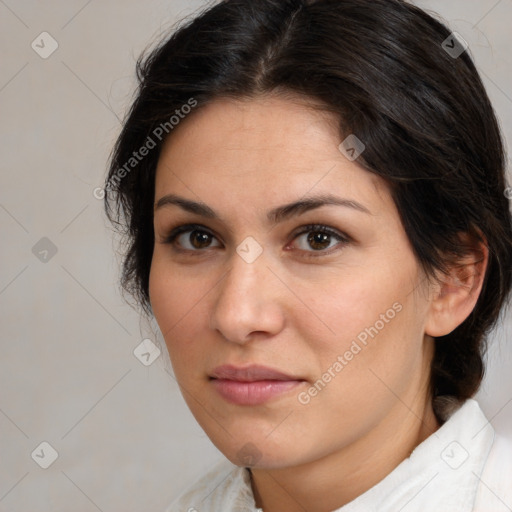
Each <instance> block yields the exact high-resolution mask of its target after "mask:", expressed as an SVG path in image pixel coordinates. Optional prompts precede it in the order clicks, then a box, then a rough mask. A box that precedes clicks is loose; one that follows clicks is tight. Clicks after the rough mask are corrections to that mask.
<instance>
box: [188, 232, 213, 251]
mask: <svg viewBox="0 0 512 512" xmlns="http://www.w3.org/2000/svg"><path fill="white" fill-rule="evenodd" d="M190 237H191V243H192V245H193V246H194V247H195V248H196V249H201V248H203V247H207V246H208V243H209V239H210V235H209V234H208V233H205V232H204V231H193V232H192V233H191V234H190ZM195 242H198V243H197V244H196V243H195Z"/></svg>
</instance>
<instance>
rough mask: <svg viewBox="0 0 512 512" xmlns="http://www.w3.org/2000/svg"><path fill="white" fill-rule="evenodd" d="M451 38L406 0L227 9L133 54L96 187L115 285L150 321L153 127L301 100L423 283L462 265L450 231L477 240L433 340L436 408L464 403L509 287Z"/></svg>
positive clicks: (493, 188) (266, 1)
mask: <svg viewBox="0 0 512 512" xmlns="http://www.w3.org/2000/svg"><path fill="white" fill-rule="evenodd" d="M449 37H450V30H449V29H448V28H447V27H446V26H445V25H444V24H443V23H442V22H440V21H438V20H437V19H436V18H434V17H433V16H431V15H429V14H427V13H426V12H425V11H423V10H421V9H419V8H418V7H415V6H413V5H411V4H409V3H407V2H405V1H403V0H318V1H308V0H227V1H224V2H221V3H217V4H216V5H213V6H211V7H209V8H207V9H205V10H204V12H202V13H201V15H199V16H196V17H195V18H194V19H192V20H189V21H188V22H186V23H185V24H184V25H183V26H182V27H181V28H179V29H178V30H177V31H175V32H174V33H173V34H172V35H170V37H169V38H168V39H166V40H165V41H163V42H162V43H161V44H160V45H159V46H158V47H157V48H156V49H154V50H153V51H152V52H151V53H150V54H148V55H143V56H142V57H141V58H140V59H139V61H138V63H137V75H138V79H139V88H138V91H137V96H136V99H135V101H134V103H133V105H132V107H131V109H130V111H129V113H128V115H127V117H126V120H125V122H124V127H123V130H122V133H121V134H120V136H119V138H118V140H117V143H116V145H115V148H114V150H113V152H112V156H111V163H110V172H109V175H108V177H107V180H106V185H105V187H106V196H105V208H106V212H107V216H108V217H109V219H110V220H111V221H112V222H113V223H114V224H116V225H117V227H118V228H119V229H120V230H121V231H122V233H123V234H124V236H125V241H126V243H127V252H126V255H125V259H124V262H123V272H122V280H121V283H122V286H123V289H124V290H125V291H128V292H129V293H131V294H132V295H133V296H134V297H136V299H137V300H138V303H139V304H140V306H141V307H142V308H143V310H144V312H146V313H147V314H151V313H152V311H151V304H150V302H149V293H148V280H149V271H150V266H151V259H152V254H153V244H154V233H153V203H154V199H155V198H154V188H155V170H156V165H157V161H158V158H159V153H160V148H161V146H162V142H163V140H165V137H162V136H160V137H157V136H156V135H155V134H160V135H161V134H162V133H163V132H162V127H164V128H165V136H170V137H172V129H173V126H174V125H173V123H172V122H170V119H171V116H173V115H174V116H176V115H177V114H179V113H180V117H182V115H181V114H183V113H184V112H185V110H183V106H184V105H187V104H188V105H190V104H192V103H191V102H192V101H193V102H196V103H195V105H197V107H196V109H199V108H201V106H202V105H205V104H207V103H208V102H211V101H212V100H215V99H216V98H220V97H232V98H239V99H244V98H245V99H248V98H251V97H254V96H255V95H260V94H265V93H270V92H272V91H284V92H286V91H289V92H292V93H298V94H300V95H302V96H303V97H305V98H309V99H313V100H315V101H316V102H318V103H320V104H322V105H324V107H325V109H326V110H329V111H331V112H335V113H336V114H337V115H338V117H339V127H340V142H341V141H342V140H343V139H344V138H345V137H346V136H347V135H348V134H355V135H356V136H357V137H358V138H359V139H360V140H361V141H363V143H364V144H365V146H366V149H365V151H364V153H363V154H362V155H361V156H360V157H359V158H358V163H360V164H361V165H362V166H364V167H365V168H366V169H368V170H369V171H371V172H373V173H375V174H377V175H379V176H381V177H382V178H383V179H384V180H386V182H387V183H388V184H389V186H390V190H391V192H392V195H393V199H394V201H395V204H396V206H397V208H398V211H399V214H400V216H401V219H402V222H403V225H404V228H405V231H406V233H407V236H408V238H409V240H410V242H411V245H412V247H413V250H414V252H415V254H416V257H417V258H418V261H419V262H420V263H421V265H422V266H423V268H424V269H425V271H426V272H427V274H428V275H429V276H433V275H434V273H435V272H436V271H446V269H447V264H448V263H449V262H452V261H454V259H456V258H458V257H460V256H462V255H464V253H465V251H466V250H467V249H466V248H465V247H464V245H463V244H462V243H461V238H460V235H461V233H466V234H468V235H469V236H470V237H471V239H472V240H480V241H484V243H486V245H487V247H488V249H489V263H488V268H487V272H486V276H485V281H484V285H483V289H482V292H481V294H480V297H479V299H478V302H477V304H476V306H475V308H474V310H473V312H472V313H471V314H470V316H469V317H468V318H467V319H466V320H465V321H464V322H463V323H462V324H461V325H460V326H458V327H457V328H456V329H455V330H454V331H453V332H451V333H450V334H448V335H446V336H443V337H440V338H437V339H436V353H435V357H434V360H433V363H432V374H431V391H432V396H433V397H434V398H435V397H439V396H444V395H453V396H455V397H456V398H457V399H458V400H463V399H465V398H469V397H471V396H473V395H474V394H475V393H476V391H477V390H478V388H479V385H480V383H481V380H482V378H483V373H484V365H483V354H484V352H485V342H486V335H487V333H488V332H489V330H490V329H491V327H492V326H493V325H494V324H495V322H496V320H497V318H498V317H499V313H500V310H501V308H502V306H503V304H504V302H505V300H506V299H507V296H508V293H509V290H510V286H511V268H512V258H511V253H512V251H511V247H512V228H511V217H510V212H509V204H508V200H507V198H506V197H505V194H504V190H505V179H504V166H505V154H504V148H503V141H502V138H501V133H500V129H499V126H498V123H497V120H496V117H495V114H494V111H493V108H492V106H491V104H490V101H489V98H488V96H487V94H486V92H485V89H484V86H483V84H482V81H481V79H480V77H479V74H478V72H477V70H476V69H475V66H474V64H473V62H472V60H471V58H470V55H469V53H468V51H465V52H463V53H462V54H460V55H458V56H456V55H454V54H453V53H450V52H449V51H447V48H446V46H445V45H446V43H445V45H443V42H444V41H446V40H447V38H449ZM448 41H449V47H453V46H454V45H455V42H454V40H452V39H448ZM189 110H190V109H189ZM167 134H169V135H167ZM149 140H151V142H152V144H151V145H152V148H151V149H150V150H149V151H148V152H147V154H146V155H145V156H144V157H143V158H142V157H141V158H140V159H139V158H137V160H136V161H135V160H134V154H133V152H134V151H137V150H138V149H139V148H141V147H143V146H145V145H146V147H149V145H150V144H149ZM130 159H132V160H130ZM128 162H131V163H130V166H129V167H127V163H128ZM132 164H133V165H132ZM122 169H124V171H125V172H121V170H122ZM121 175H122V176H121ZM482 235H483V237H482Z"/></svg>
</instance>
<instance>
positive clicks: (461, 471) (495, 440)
mask: <svg viewBox="0 0 512 512" xmlns="http://www.w3.org/2000/svg"><path fill="white" fill-rule="evenodd" d="M446 418H447V419H446V421H445V422H444V423H443V425H441V427H440V428H439V429H438V430H437V431H436V432H434V433H433V434H432V435H431V436H429V437H428V438H427V439H425V440H424V441H423V442H422V443H421V444H419V445H418V446H417V447H416V448H415V449H414V451H413V452H412V453H411V455H410V456H409V457H408V458H407V459H405V460H404V461H402V462H401V463H400V464H399V465H398V466H397V467H396V468H395V469H394V470H393V471H391V473H389V474H388V475H387V476H386V477H384V479H383V480H381V481H380V482H379V483H377V484H376V485H375V486H373V487H372V488H371V489H369V490H368V491H366V492H365V493H363V494H362V495H360V496H358V497H357V498H355V499H354V500H353V501H351V502H350V503H347V504H346V505H344V506H342V507H341V508H338V509H336V511H333V512H399V511H400V512H512V439H509V438H505V437H502V436H499V435H497V434H496V433H495V431H494V428H493V427H492V425H491V424H490V423H489V421H488V420H487V418H486V417H485V415H484V413H483V412H482V410H481V409H480V406H479V404H478V402H476V401H475V400H473V399H469V400H467V401H466V402H464V404H463V405H462V406H459V407H458V409H456V410H452V411H451V412H450V413H449V414H446ZM260 510H261V509H258V508H257V507H256V506H255V503H254V496H253V493H252V488H251V483H250V474H249V471H248V469H247V468H243V467H238V466H234V465H233V464H231V463H230V462H229V461H228V460H225V461H222V462H220V463H218V464H217V465H216V466H215V467H214V468H213V469H211V470H210V471H209V472H208V473H206V474H205V475H204V476H203V477H202V478H201V479H200V480H198V481H197V482H196V483H195V484H194V485H193V486H192V487H191V488H189V489H188V490H187V491H186V492H185V493H183V494H182V495H181V496H180V497H179V498H178V499H177V500H175V501H174V502H173V503H172V504H171V505H170V506H169V508H168V509H167V511H166V512H258V511H260Z"/></svg>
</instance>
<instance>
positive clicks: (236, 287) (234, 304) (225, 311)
mask: <svg viewBox="0 0 512 512" xmlns="http://www.w3.org/2000/svg"><path fill="white" fill-rule="evenodd" d="M264 255H265V253H264V252H263V254H261V255H260V256H259V257H258V258H257V259H256V261H253V262H252V263H248V262H247V261H245V260H244V259H243V258H242V257H240V255H239V254H238V253H236V252H234V254H233V256H232V258H231V260H230V262H229V270H228V271H227V273H226V275H225V277H224V278H223V279H221V281H220V282H219V283H218V285H217V286H216V287H215V288H214V290H212V293H215V294H216V295H215V296H214V297H215V298H214V302H213V306H212V311H211V318H210V327H211V328H212V329H215V330H217V331H219V333H220V334H222V336H223V337H224V338H225V339H227V340H228V341H230V342H232V343H238V344H245V343H247V342H248V341H250V340H251V339H253V338H254V337H255V335H258V336H264V335H265V336H267V337H271V336H273V335H275V334H277V333H279V332H280V331H281V330H282V329H283V326H284V323H285V311H284V307H283V306H284V302H283V299H285V298H286V297H285V292H286V287H285V286H284V285H283V283H282V282H281V281H280V280H279V279H278V278H277V276H276V275H275V274H274V272H275V270H274V272H273V271H272V270H271V269H270V268H269V266H268V261H267V260H266V258H265V257H264Z"/></svg>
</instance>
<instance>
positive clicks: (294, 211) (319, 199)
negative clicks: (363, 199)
mask: <svg viewBox="0 0 512 512" xmlns="http://www.w3.org/2000/svg"><path fill="white" fill-rule="evenodd" d="M169 205H176V206H179V207H180V208H182V209H183V210H185V211H187V212H190V213H194V214H196V215H200V216H202V217H206V218H208V219H220V216H219V215H218V214H217V213H216V212H215V211H214V210H213V209H212V208H210V207H209V206H208V205H207V204H205V203H198V202H196V201H191V200H190V199H186V198H184V197H180V196H177V195H175V194H167V195H165V196H163V197H161V198H160V199H159V200H158V201H157V202H156V203H155V210H154V211H155V212H156V211H157V210H159V209H160V208H163V207H165V206H169ZM327 205H336V206H343V207H346V208H352V209H354V210H357V211H359V212H362V213H367V214H369V215H372V213H371V212H370V210H368V208H366V207H365V206H363V205H362V204H360V203H358V202H357V201H353V200H351V199H344V198H342V197H337V196H334V195H331V194H320V195H315V196H308V197H304V198H302V199H300V200H298V201H295V202H293V203H288V204H284V205H281V206H278V207H276V208H273V209H272V210H270V211H269V212H267V219H268V221H269V222H270V223H272V224H278V223H279V222H283V221H285V220H286V219H288V218H290V217H293V216H295V215H302V214H303V213H306V212H308V211H310V210H314V209H316V208H320V207H321V206H327Z"/></svg>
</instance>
